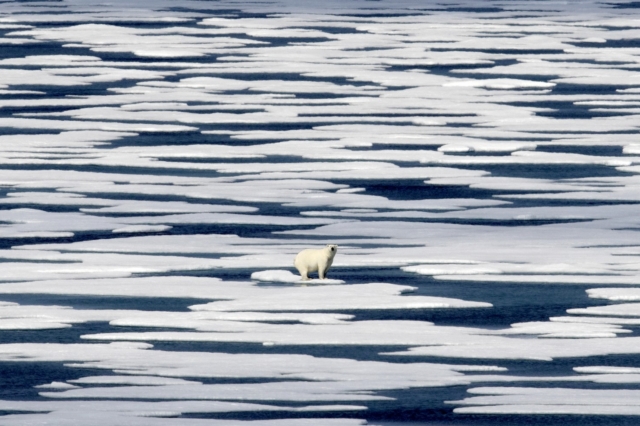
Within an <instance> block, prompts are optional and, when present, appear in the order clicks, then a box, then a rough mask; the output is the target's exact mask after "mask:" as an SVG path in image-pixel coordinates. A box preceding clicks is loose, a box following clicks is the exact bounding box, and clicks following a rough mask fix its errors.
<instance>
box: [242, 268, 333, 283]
mask: <svg viewBox="0 0 640 426" xmlns="http://www.w3.org/2000/svg"><path fill="white" fill-rule="evenodd" d="M251 279H252V280H256V281H266V282H280V283H295V284H344V281H342V280H333V279H330V278H327V279H324V280H320V279H311V280H307V281H303V280H302V279H301V278H300V276H299V275H296V274H293V273H292V272H291V271H286V270H271V271H259V272H254V273H252V274H251Z"/></svg>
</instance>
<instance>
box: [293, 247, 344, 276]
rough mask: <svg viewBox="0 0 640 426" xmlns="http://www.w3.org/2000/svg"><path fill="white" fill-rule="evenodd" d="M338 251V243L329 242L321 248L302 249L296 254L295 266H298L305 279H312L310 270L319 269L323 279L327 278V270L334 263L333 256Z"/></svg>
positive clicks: (319, 274)
mask: <svg viewBox="0 0 640 426" xmlns="http://www.w3.org/2000/svg"><path fill="white" fill-rule="evenodd" d="M337 252H338V246H337V245H336V244H328V245H327V246H326V247H324V248H321V249H306V250H302V251H301V252H300V253H298V255H297V256H296V260H294V262H293V266H295V267H296V269H297V270H298V272H300V275H301V276H302V279H303V280H305V281H306V280H310V279H311V278H309V272H315V271H318V276H319V277H320V279H321V280H324V279H325V278H327V271H328V270H329V267H330V266H331V264H332V263H333V258H334V256H335V255H336V253H337Z"/></svg>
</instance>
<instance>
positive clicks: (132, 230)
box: [112, 225, 172, 234]
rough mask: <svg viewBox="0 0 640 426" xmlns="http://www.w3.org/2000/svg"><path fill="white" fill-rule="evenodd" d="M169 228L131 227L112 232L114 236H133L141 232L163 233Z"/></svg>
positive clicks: (156, 226) (164, 226)
mask: <svg viewBox="0 0 640 426" xmlns="http://www.w3.org/2000/svg"><path fill="white" fill-rule="evenodd" d="M171 228H172V227H171V226H167V225H131V226H125V227H122V228H118V229H114V230H113V231H112V232H113V233H114V234H135V233H142V232H164V231H168V230H169V229H171Z"/></svg>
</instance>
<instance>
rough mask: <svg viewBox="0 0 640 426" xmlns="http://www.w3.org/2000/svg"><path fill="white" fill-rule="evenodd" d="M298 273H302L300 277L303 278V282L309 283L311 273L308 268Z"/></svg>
mask: <svg viewBox="0 0 640 426" xmlns="http://www.w3.org/2000/svg"><path fill="white" fill-rule="evenodd" d="M298 272H300V276H301V277H302V281H309V280H310V279H311V278H309V271H307V269H306V268H298Z"/></svg>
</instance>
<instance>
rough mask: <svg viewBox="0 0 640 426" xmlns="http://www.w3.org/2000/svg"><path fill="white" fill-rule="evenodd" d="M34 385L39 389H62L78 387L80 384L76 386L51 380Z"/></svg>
mask: <svg viewBox="0 0 640 426" xmlns="http://www.w3.org/2000/svg"><path fill="white" fill-rule="evenodd" d="M34 387H35V388H37V389H60V390H68V389H78V386H74V385H71V384H69V383H65V382H51V383H47V384H45V385H38V386H34Z"/></svg>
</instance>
